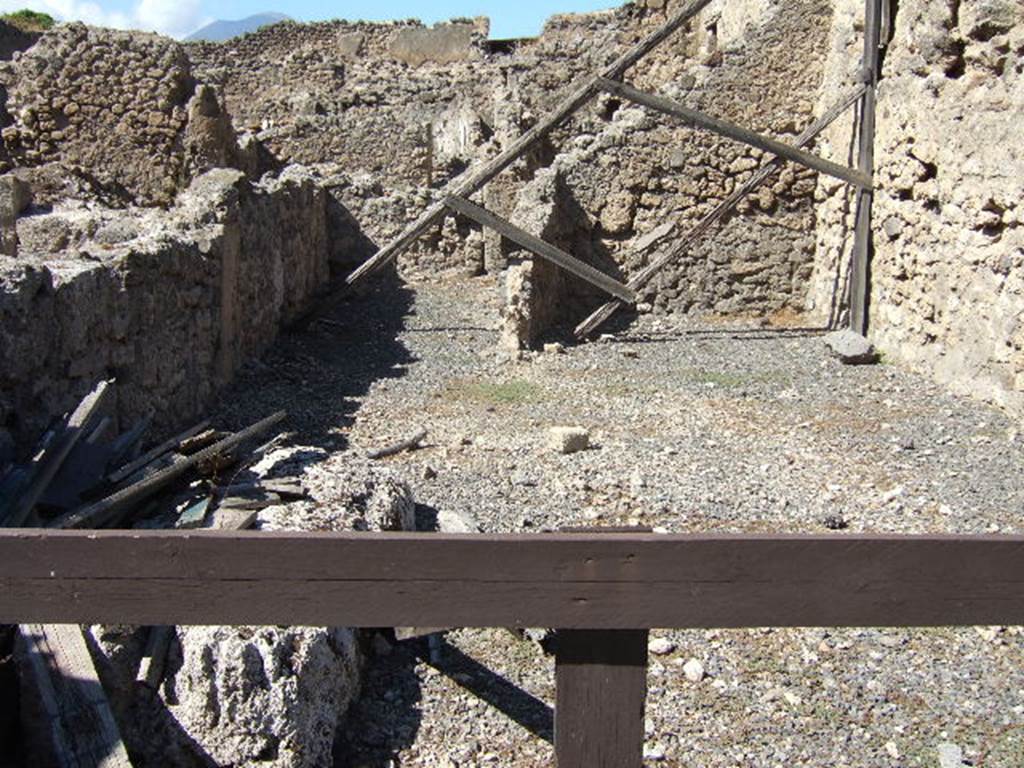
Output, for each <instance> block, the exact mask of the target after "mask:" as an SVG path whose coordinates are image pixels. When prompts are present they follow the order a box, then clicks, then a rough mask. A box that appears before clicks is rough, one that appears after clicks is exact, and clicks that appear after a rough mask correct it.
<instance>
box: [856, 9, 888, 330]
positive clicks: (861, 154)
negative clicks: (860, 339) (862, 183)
mask: <svg viewBox="0 0 1024 768" xmlns="http://www.w3.org/2000/svg"><path fill="white" fill-rule="evenodd" d="M881 4H882V0H867V2H866V5H865V10H864V13H865V19H864V61H863V67H864V69H863V73H862V74H863V78H864V83H865V85H866V86H867V87H866V90H865V92H864V100H863V101H862V102H861V108H860V127H859V130H858V134H859V151H858V157H857V167H858V168H859V169H860V171H861V173H865V174H869V175H870V174H871V173H872V172H873V171H874V164H875V110H876V99H875V89H876V88H877V86H878V61H879V45H880V43H881V27H882V22H881V18H880V17H881V13H882V8H881ZM873 198H874V195H873V194H872V191H871V189H861V190H859V192H858V194H857V217H856V222H855V223H854V235H853V261H852V264H851V267H850V329H851V330H853V331H856V332H857V333H859V334H862V335H863V334H866V333H867V332H868V301H869V298H870V286H869V285H868V270H869V265H870V263H871V245H872V243H871V205H872V201H873Z"/></svg>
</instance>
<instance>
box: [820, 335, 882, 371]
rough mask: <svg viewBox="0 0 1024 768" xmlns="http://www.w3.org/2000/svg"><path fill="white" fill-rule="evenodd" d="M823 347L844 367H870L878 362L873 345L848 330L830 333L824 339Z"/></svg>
mask: <svg viewBox="0 0 1024 768" xmlns="http://www.w3.org/2000/svg"><path fill="white" fill-rule="evenodd" d="M825 345H826V346H827V347H828V348H829V349H830V350H831V351H832V354H833V355H834V356H835V357H836V358H838V359H839V361H840V362H841V363H843V364H844V365H871V364H873V363H877V362H878V353H877V352H876V351H875V347H874V345H873V344H872V343H871V342H870V341H868V340H867V339H865V338H864V337H863V336H861V335H860V334H859V333H856V332H855V331H851V330H850V329H848V328H846V329H843V330H841V331H834V332H833V333H830V334H829V335H828V336H826V337H825Z"/></svg>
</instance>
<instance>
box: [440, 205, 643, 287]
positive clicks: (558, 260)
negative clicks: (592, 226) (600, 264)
mask: <svg viewBox="0 0 1024 768" xmlns="http://www.w3.org/2000/svg"><path fill="white" fill-rule="evenodd" d="M445 205H447V206H448V207H449V208H451V209H452V210H453V211H456V212H457V213H461V214H462V215H463V216H466V217H467V218H470V219H472V220H473V221H475V222H476V223H477V224H480V225H482V226H485V227H490V228H491V229H493V230H494V231H496V232H498V233H499V234H500V235H501V236H502V237H506V238H508V239H509V240H511V241H513V242H514V243H518V244H519V245H521V246H522V247H523V248H526V249H527V250H528V251H530V252H532V253H534V254H536V255H537V256H540V257H541V258H542V259H546V260H547V261H550V262H551V263H552V264H554V265H555V266H557V267H560V268H562V269H564V270H565V271H566V272H570V273H571V274H574V275H576V277H578V278H580V279H581V280H585V281H586V282H588V283H590V284H591V285H593V286H595V287H597V288H600V289H601V290H602V291H604V292H605V293H608V294H611V295H612V296H615V297H616V298H619V299H621V300H622V301H626V302H629V303H633V302H635V301H636V294H634V293H633V291H631V290H630V289H629V288H627V287H626V286H625V285H623V284H622V283H620V282H619V281H618V280H615V279H613V278H611V277H609V276H608V275H606V274H604V273H603V272H601V271H600V270H597V269H594V267H592V266H590V265H589V264H586V263H584V262H582V261H580V260H579V259H577V258H575V257H574V256H570V255H569V254H568V253H566V252H565V251H563V250H562V249H561V248H556V247H555V246H553V245H551V243H547V242H544V241H543V240H541V239H540V238H539V237H535V236H534V235H531V234H530V233H529V232H527V231H526V230H525V229H520V228H519V227H517V226H516V225H515V224H513V223H512V222H510V221H507V220H505V219H503V218H501V217H500V216H495V215H494V214H493V213H491V212H490V211H488V210H486V209H485V208H481V207H480V206H479V205H476V204H475V203H471V202H470V201H469V200H466V199H464V198H461V197H456V196H451V197H448V198H447V199H446V200H445Z"/></svg>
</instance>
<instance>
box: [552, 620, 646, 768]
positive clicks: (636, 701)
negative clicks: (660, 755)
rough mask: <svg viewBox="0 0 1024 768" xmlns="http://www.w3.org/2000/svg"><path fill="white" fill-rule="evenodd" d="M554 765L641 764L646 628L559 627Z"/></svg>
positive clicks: (627, 767) (620, 767)
mask: <svg viewBox="0 0 1024 768" xmlns="http://www.w3.org/2000/svg"><path fill="white" fill-rule="evenodd" d="M555 688H556V693H555V755H556V757H557V763H558V768H642V766H643V752H644V700H645V699H646V697H647V630H646V629H636V630H634V629H628V630H559V632H558V646H557V650H556V652H555Z"/></svg>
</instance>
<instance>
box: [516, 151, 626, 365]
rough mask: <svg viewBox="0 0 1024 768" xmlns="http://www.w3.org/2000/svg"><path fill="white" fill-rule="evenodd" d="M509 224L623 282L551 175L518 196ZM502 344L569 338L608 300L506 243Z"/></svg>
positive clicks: (590, 227)
mask: <svg viewBox="0 0 1024 768" xmlns="http://www.w3.org/2000/svg"><path fill="white" fill-rule="evenodd" d="M512 221H513V222H514V223H516V224H517V226H520V227H521V228H522V229H524V230H526V231H528V232H530V233H531V234H533V235H535V236H537V237H539V238H540V239H542V240H544V241H546V242H548V243H550V244H551V245H554V246H556V247H558V248H560V249H561V250H562V251H565V252H566V253H568V254H569V255H571V256H572V257H573V258H575V259H578V260H579V261H582V262H584V263H586V264H589V265H590V266H592V267H595V268H596V269H598V270H599V271H601V272H603V273H604V274H606V275H608V276H610V277H612V278H614V279H616V280H618V281H619V282H625V280H624V278H623V274H622V270H621V268H620V266H619V265H618V264H617V263H616V261H615V260H614V258H613V257H612V254H611V252H610V250H609V249H608V247H607V246H606V245H605V243H604V241H603V240H602V239H601V237H600V236H599V235H600V232H599V231H598V230H597V229H596V228H595V226H594V224H593V223H592V222H591V219H590V216H589V215H588V214H587V212H586V210H585V209H584V208H583V206H582V205H581V204H580V202H579V201H578V200H577V199H576V197H575V196H574V195H573V193H572V190H571V189H570V188H569V187H568V185H566V183H565V181H564V179H563V178H562V176H561V173H560V172H559V171H558V170H556V169H546V170H545V171H543V172H539V173H538V174H537V175H536V176H535V177H534V180H533V181H531V182H530V183H529V184H528V185H527V186H526V187H524V188H523V190H522V191H521V192H520V194H519V196H518V201H517V205H516V208H515V211H514V212H513V214H512ZM501 247H502V252H503V255H504V258H505V259H506V260H507V261H508V262H509V263H510V264H511V266H510V269H509V270H508V272H507V274H506V287H505V290H506V297H505V299H506V307H505V320H504V329H503V334H502V336H503V344H504V345H505V346H506V347H509V348H513V347H518V348H521V349H526V348H530V347H534V346H536V345H538V344H539V343H541V342H542V341H544V340H551V339H564V338H568V337H569V336H571V333H572V329H573V328H574V327H575V325H576V324H577V323H578V322H579V321H580V320H581V319H583V318H584V317H586V316H587V315H588V314H590V313H591V312H592V311H593V310H594V309H596V308H597V307H599V306H601V305H602V304H604V303H605V302H606V301H608V299H609V296H608V295H607V294H605V293H604V292H603V291H601V290H600V289H598V288H596V287H594V286H593V285H591V284H590V283H588V282H586V281H584V280H581V279H580V278H578V277H576V276H575V275H572V274H570V273H568V272H566V271H565V270H563V269H561V268H560V267H557V266H555V265H553V264H550V263H548V262H547V261H545V260H543V259H541V258H540V257H536V256H533V255H531V254H529V253H526V252H524V251H522V250H521V249H520V247H519V246H518V245H516V244H515V243H512V242H509V241H502V244H501Z"/></svg>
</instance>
